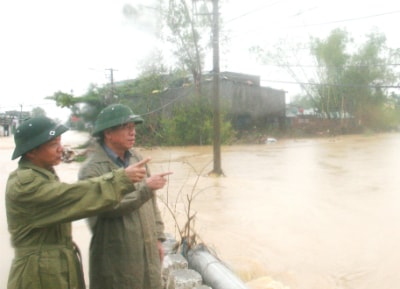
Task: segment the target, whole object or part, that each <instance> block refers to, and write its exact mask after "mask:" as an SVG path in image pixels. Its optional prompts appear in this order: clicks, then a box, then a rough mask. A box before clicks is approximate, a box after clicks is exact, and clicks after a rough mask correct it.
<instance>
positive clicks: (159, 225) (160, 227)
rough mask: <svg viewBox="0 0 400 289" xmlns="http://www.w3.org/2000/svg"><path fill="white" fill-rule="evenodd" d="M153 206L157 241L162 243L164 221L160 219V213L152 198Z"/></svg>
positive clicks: (163, 238)
mask: <svg viewBox="0 0 400 289" xmlns="http://www.w3.org/2000/svg"><path fill="white" fill-rule="evenodd" d="M153 206H154V213H155V215H156V216H155V218H156V231H157V239H158V240H160V241H162V242H164V241H165V240H166V237H165V234H164V229H165V228H164V221H163V220H162V218H161V212H160V209H159V208H158V205H157V198H153Z"/></svg>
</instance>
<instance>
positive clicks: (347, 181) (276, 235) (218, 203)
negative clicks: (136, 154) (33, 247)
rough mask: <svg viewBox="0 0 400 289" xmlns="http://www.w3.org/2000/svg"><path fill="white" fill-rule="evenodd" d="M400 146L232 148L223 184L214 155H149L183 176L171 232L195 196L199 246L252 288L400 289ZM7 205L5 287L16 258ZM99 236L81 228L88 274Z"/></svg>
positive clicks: (354, 139) (6, 149)
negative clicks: (92, 249)
mask: <svg viewBox="0 0 400 289" xmlns="http://www.w3.org/2000/svg"><path fill="white" fill-rule="evenodd" d="M85 137H86V136H85V135H83V134H79V133H76V132H68V133H66V134H65V135H64V138H63V139H64V143H65V144H70V145H72V146H73V145H75V144H77V143H82V142H83V139H84V138H85ZM12 148H13V142H12V138H11V137H8V138H0V161H1V163H2V168H1V170H2V174H1V176H0V185H1V187H2V188H3V192H4V187H5V182H6V179H7V176H8V173H9V172H10V171H11V170H12V169H14V168H15V166H16V162H12V161H11V160H10V156H11V153H12ZM399 148H400V135H399V134H398V133H393V134H382V135H368V136H364V135H356V136H341V137H336V138H324V139H297V140H294V139H287V140H278V142H277V143H274V144H268V145H267V144H265V145H250V146H247V145H246V146H228V147H222V154H221V159H222V169H223V172H224V175H225V176H224V177H219V178H217V177H210V176H208V175H207V173H208V172H210V171H211V170H212V166H213V162H212V158H213V155H212V151H213V150H212V147H173V148H171V147H167V148H166V147H163V148H153V149H140V150H141V153H142V154H143V156H150V157H151V158H152V161H151V163H150V167H151V170H152V172H154V173H155V172H162V171H170V170H171V171H173V172H174V174H173V175H171V176H170V178H169V183H168V186H167V187H166V188H164V189H163V190H160V191H159V192H158V194H159V196H160V199H162V200H163V201H162V202H160V205H161V209H162V212H163V216H164V219H165V222H166V224H167V231H168V232H171V233H172V234H176V235H177V231H176V226H175V223H174V221H173V220H172V218H171V214H170V213H169V212H168V210H167V209H166V207H165V205H164V204H165V203H168V204H169V207H170V208H171V209H172V210H173V212H174V214H175V216H176V217H177V220H178V226H180V227H182V226H183V224H184V222H185V220H186V217H185V211H187V207H188V201H187V197H188V196H189V199H190V198H191V199H192V201H191V202H190V205H191V209H190V212H191V213H196V221H195V224H194V229H195V231H196V232H197V234H198V236H199V237H198V241H199V242H204V243H206V244H207V245H208V246H209V247H210V248H212V249H213V250H214V251H215V252H216V254H217V255H218V256H219V257H220V258H221V259H222V260H224V261H225V262H226V263H228V264H229V265H230V266H231V267H232V269H233V270H234V271H235V272H236V273H237V274H238V275H240V276H241V277H242V278H243V280H244V281H246V282H250V283H249V284H251V281H252V280H253V281H254V280H258V281H259V285H260V284H261V283H262V281H263V280H272V279H273V280H275V281H276V282H277V283H276V284H275V286H276V288H278V287H279V288H282V287H284V286H286V288H291V289H342V288H346V289H350V288H351V289H355V288H357V289H376V288H381V289H394V288H400V274H399V273H398V261H399V260H400V230H399V225H400V192H399V191H400V190H399V183H400V181H399V177H398V174H399V173H398V172H399V171H400V153H399ZM78 168H79V164H78V163H70V164H65V163H63V164H61V165H59V166H58V167H57V171H58V173H59V175H60V178H61V179H62V180H64V181H67V182H72V181H74V180H76V174H77V169H78ZM190 196H192V197H190ZM1 202H2V203H1V210H2V211H3V218H2V219H1V222H0V225H1V227H0V238H1V240H0V241H1V244H2V247H3V252H4V253H3V261H2V262H1V265H0V282H1V283H0V284H3V285H0V287H1V288H4V287H5V284H6V280H7V274H8V269H9V265H10V262H11V259H12V254H13V252H12V249H11V248H10V245H9V241H8V240H9V237H8V233H7V227H6V219H5V212H4V201H3V198H2V201H1ZM89 238H90V234H89V232H88V229H87V226H86V223H85V221H83V220H81V221H77V222H75V223H74V239H75V240H76V241H77V243H78V244H79V246H80V247H81V250H82V252H83V256H84V265H85V271H86V272H85V273H86V274H87V249H88V244H89ZM267 277H268V278H267ZM265 282H266V281H265ZM271 284H272V283H271ZM264 285H266V284H264ZM278 285H284V286H278ZM270 286H272V285H270ZM252 288H255V287H252ZM257 288H267V287H266V286H264V287H262V286H260V287H257ZM268 288H270V287H268ZM274 288H275V287H274Z"/></svg>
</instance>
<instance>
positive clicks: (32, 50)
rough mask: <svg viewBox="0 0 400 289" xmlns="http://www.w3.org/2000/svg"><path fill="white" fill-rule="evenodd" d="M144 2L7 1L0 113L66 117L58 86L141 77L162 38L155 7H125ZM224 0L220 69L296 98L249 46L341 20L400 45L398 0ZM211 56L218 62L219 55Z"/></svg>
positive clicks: (2, 21) (303, 38)
mask: <svg viewBox="0 0 400 289" xmlns="http://www.w3.org/2000/svg"><path fill="white" fill-rule="evenodd" d="M139 3H144V4H145V5H147V6H150V5H151V1H150V0H147V1H141V0H136V1H135V0H85V1H81V0H35V1H32V0H19V1H18V0H3V1H1V2H0V33H1V34H0V35H1V38H2V39H1V40H2V41H1V46H0V65H1V70H0V79H1V82H0V83H1V90H0V93H1V102H0V112H3V111H6V110H13V109H16V110H19V109H21V107H22V108H23V110H31V109H32V108H34V107H36V106H41V107H43V108H44V109H45V110H46V111H47V112H48V115H49V116H51V117H60V118H64V117H66V116H67V115H68V110H66V109H63V110H60V109H56V108H55V107H54V105H53V102H51V101H48V100H45V99H44V97H46V96H49V95H52V94H53V93H54V92H56V91H59V90H61V91H64V92H71V91H73V92H74V94H76V95H79V94H82V93H84V92H85V91H86V89H87V87H88V86H89V84H90V83H96V84H99V85H102V84H105V83H107V82H108V81H109V78H108V75H107V69H110V68H113V69H115V73H114V79H115V81H118V80H123V79H127V78H134V77H136V76H137V68H138V66H137V65H138V63H139V62H140V61H141V60H143V59H144V58H145V57H146V56H147V55H148V53H149V51H151V50H152V49H153V48H155V47H156V46H157V45H159V44H158V42H157V41H155V39H154V37H153V35H152V33H151V31H152V25H153V24H154V22H153V20H154V17H155V16H154V15H152V14H151V12H150V9H149V12H148V14H143V15H141V17H140V18H139V19H134V20H133V19H126V18H125V17H124V15H123V13H122V9H123V6H124V4H130V5H132V6H135V5H137V4H139ZM220 6H221V8H220V12H221V17H222V19H223V20H224V21H225V24H224V28H225V29H227V30H229V31H230V39H231V42H230V45H229V47H225V48H221V51H229V53H223V55H221V64H220V65H221V70H222V71H234V72H243V73H250V74H256V75H260V77H261V79H262V80H264V84H265V85H267V86H271V87H274V88H277V89H285V90H286V91H288V97H289V98H290V97H291V96H292V95H293V94H295V93H298V91H299V88H298V87H296V86H295V85H293V84H291V85H290V84H285V83H284V82H285V81H292V80H291V79H289V78H287V77H286V76H284V75H280V74H279V73H275V72H273V71H271V69H270V68H268V67H265V66H263V65H260V64H258V63H257V62H256V61H255V60H254V57H253V56H251V55H250V54H249V53H248V48H249V47H250V46H253V45H257V44H258V45H262V46H264V47H268V46H272V45H273V44H274V43H276V42H277V41H278V39H287V40H288V41H289V40H290V41H295V42H307V39H308V38H309V37H310V36H314V37H321V38H324V37H326V36H327V35H328V34H329V32H330V31H331V30H332V29H335V28H339V27H340V28H345V29H346V30H347V31H348V32H349V33H350V34H351V35H352V36H353V37H354V38H355V39H356V40H357V39H358V40H359V41H361V42H362V41H363V39H362V37H363V36H364V35H365V34H367V33H369V32H371V31H372V29H377V30H378V31H380V32H382V33H384V34H385V35H386V36H387V39H388V41H387V44H388V45H389V46H390V47H392V48H396V47H400V40H399V36H398V35H397V31H396V30H397V29H398V27H399V24H400V20H399V19H400V2H396V1H392V0H391V1H389V0H381V1H354V0H353V1H351V0H347V1H344V0H337V1H328V0H246V1H242V0H220ZM221 33H225V31H221ZM226 49H227V50H226ZM208 63H209V65H210V67H211V65H212V59H209V60H208ZM268 80H274V81H276V82H268ZM279 81H283V82H279Z"/></svg>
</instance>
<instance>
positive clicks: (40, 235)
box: [5, 117, 152, 289]
mask: <svg viewBox="0 0 400 289" xmlns="http://www.w3.org/2000/svg"><path fill="white" fill-rule="evenodd" d="M67 130H68V129H67V128H66V127H65V126H63V125H58V124H57V123H55V122H54V121H53V120H51V119H49V118H47V117H35V118H31V119H28V120H26V121H25V122H23V123H22V124H21V125H20V126H19V127H18V128H17V130H16V133H15V134H14V141H15V145H16V146H15V150H14V152H13V155H12V159H13V160H14V159H16V158H18V157H20V160H19V162H18V168H17V169H16V170H15V171H13V172H11V173H10V176H9V178H8V180H7V185H6V196H5V201H6V213H7V222H8V229H9V232H10V235H11V245H12V246H13V247H14V251H15V258H14V259H13V262H12V266H11V270H10V273H9V278H8V285H7V288H8V289H32V288H35V289H49V288H60V289H61V288H62V289H72V288H76V289H84V288H85V282H84V278H83V271H82V266H81V263H80V255H79V250H78V248H77V247H76V246H75V244H74V243H73V241H72V234H71V221H74V220H77V219H82V218H86V217H90V216H93V215H95V214H98V213H100V212H103V211H105V210H108V209H111V208H113V207H115V206H116V205H118V204H119V202H120V200H121V199H122V197H123V196H124V195H127V194H129V193H130V192H131V191H132V190H134V188H135V184H134V183H138V182H140V181H141V180H142V179H143V178H144V177H145V176H146V168H145V163H146V162H148V161H149V159H146V160H144V161H143V162H142V163H139V164H137V165H134V166H130V167H126V168H125V169H117V170H113V171H111V172H109V173H108V174H104V175H102V176H100V177H98V178H93V179H90V180H86V181H79V182H76V183H73V184H67V183H62V182H60V180H59V179H58V176H57V174H56V172H55V170H54V166H56V165H58V164H59V163H60V162H61V158H62V152H63V147H62V145H61V135H62V134H63V133H64V132H65V131H67ZM145 197H146V196H145V195H143V198H145ZM151 197H152V194H147V198H151Z"/></svg>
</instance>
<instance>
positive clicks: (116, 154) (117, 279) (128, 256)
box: [79, 104, 170, 289]
mask: <svg viewBox="0 0 400 289" xmlns="http://www.w3.org/2000/svg"><path fill="white" fill-rule="evenodd" d="M142 122H143V119H142V118H141V117H140V116H138V115H135V114H134V113H133V112H132V110H131V109H130V108H129V107H127V106H125V105H122V104H112V105H110V106H108V107H106V108H105V109H103V110H102V111H101V112H100V114H99V116H98V118H97V120H96V122H95V126H94V130H93V133H92V134H93V136H95V137H97V139H98V143H97V144H96V149H95V150H94V153H93V154H92V155H91V156H90V157H89V158H88V160H87V162H85V164H83V166H82V167H81V169H80V172H79V178H80V179H86V178H90V177H95V176H98V175H100V174H103V173H106V172H109V171H110V170H112V169H117V168H123V167H126V166H128V165H130V164H134V163H137V162H139V161H141V159H142V157H141V156H140V155H139V154H138V153H137V152H136V151H134V150H133V149H132V147H133V145H134V144H135V138H136V131H135V126H136V125H137V124H141V123H142ZM146 172H147V174H148V177H147V178H146V179H144V180H143V181H142V182H141V183H140V184H138V185H135V191H133V192H132V194H129V195H127V197H125V198H124V199H123V200H122V202H121V203H120V204H119V205H118V206H116V207H115V208H113V210H110V211H108V212H104V213H102V214H100V215H98V216H96V217H93V218H90V219H89V225H90V228H91V231H92V239H91V243H90V252H89V284H90V288H91V289H161V288H162V282H161V263H162V259H163V254H164V253H163V250H162V245H161V242H162V241H163V240H164V239H165V236H164V224H163V221H162V219H161V216H160V211H159V209H158V206H157V200H156V196H155V191H156V190H157V189H161V188H162V187H164V185H165V183H166V179H165V176H166V175H168V174H170V173H169V172H168V173H162V174H158V175H150V173H149V169H148V168H147V167H146ZM146 191H149V192H152V193H153V194H154V197H153V198H151V199H145V200H144V199H142V198H140V197H139V196H140V195H142V194H143V193H144V192H146ZM135 194H136V195H135Z"/></svg>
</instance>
